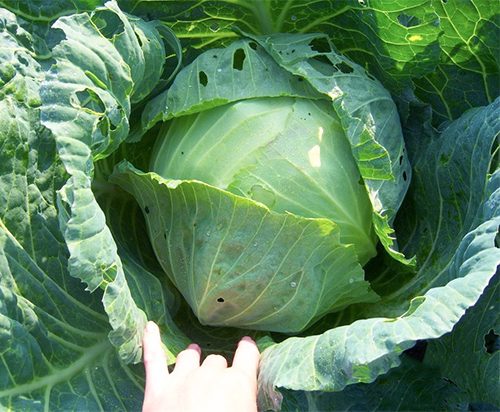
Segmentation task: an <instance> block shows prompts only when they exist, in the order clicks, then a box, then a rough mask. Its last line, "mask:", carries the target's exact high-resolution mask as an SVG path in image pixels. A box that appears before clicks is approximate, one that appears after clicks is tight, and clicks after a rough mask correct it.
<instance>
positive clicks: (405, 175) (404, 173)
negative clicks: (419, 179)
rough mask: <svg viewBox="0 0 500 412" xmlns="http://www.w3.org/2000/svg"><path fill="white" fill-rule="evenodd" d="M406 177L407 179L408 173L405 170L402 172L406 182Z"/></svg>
mask: <svg viewBox="0 0 500 412" xmlns="http://www.w3.org/2000/svg"><path fill="white" fill-rule="evenodd" d="M407 179H408V175H407V174H406V172H403V180H404V181H405V182H406V180H407Z"/></svg>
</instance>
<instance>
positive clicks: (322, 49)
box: [309, 37, 332, 53]
mask: <svg viewBox="0 0 500 412" xmlns="http://www.w3.org/2000/svg"><path fill="white" fill-rule="evenodd" d="M309 46H310V47H311V50H312V51H315V52H318V53H331V52H332V48H331V47H330V44H329V43H328V41H327V40H326V38H325V37H320V38H316V39H313V40H311V41H310V42H309Z"/></svg>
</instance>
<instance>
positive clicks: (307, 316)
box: [113, 35, 410, 333]
mask: <svg viewBox="0 0 500 412" xmlns="http://www.w3.org/2000/svg"><path fill="white" fill-rule="evenodd" d="M273 40H274V41H277V40H279V37H278V38H276V39H273V38H272V37H266V38H260V37H255V38H246V39H242V40H240V41H237V42H235V43H233V44H232V45H231V46H229V47H227V48H226V49H215V50H210V51H208V52H205V53H203V54H201V55H200V56H199V57H198V58H197V59H196V60H194V62H193V63H191V64H190V65H189V66H186V67H185V68H184V69H183V70H182V71H181V72H180V73H179V74H178V75H177V77H176V79H175V81H174V83H173V85H172V87H171V88H170V89H169V90H168V91H167V92H166V93H164V94H162V95H160V96H158V97H157V98H156V99H155V100H153V101H152V102H150V103H149V106H148V107H149V108H151V107H155V108H156V111H157V114H156V115H154V113H155V110H151V113H152V114H151V116H150V118H149V119H148V116H147V115H146V116H145V118H144V119H145V122H146V125H145V127H148V128H149V127H151V125H152V124H154V123H156V122H157V121H158V120H162V121H163V123H162V125H161V127H158V128H157V129H156V130H158V135H157V138H156V141H155V143H154V147H153V149H152V156H151V161H150V170H149V171H148V172H141V171H139V170H138V169H136V168H134V167H133V166H132V165H131V164H129V163H127V162H124V163H122V164H121V165H120V166H119V168H118V172H117V173H115V175H114V177H113V179H114V181H115V182H117V183H119V184H120V185H121V186H122V187H123V188H124V189H126V190H128V191H130V192H131V193H132V194H133V195H134V196H135V197H136V199H137V201H138V202H139V204H140V205H141V207H142V209H143V211H144V215H145V217H146V221H147V225H148V233H149V236H150V239H151V243H152V245H153V248H154V250H155V253H156V256H157V258H158V260H159V262H160V263H161V265H162V267H163V269H164V270H165V272H166V273H167V275H168V276H169V278H170V280H171V281H172V282H173V283H174V284H175V286H176V287H177V288H178V290H179V291H180V292H181V293H182V295H183V296H184V298H185V299H186V301H187V302H188V303H189V305H190V306H191V308H192V309H193V311H194V313H195V315H196V316H197V317H198V319H199V320H200V322H201V323H202V324H205V325H212V326H234V327H238V328H248V329H257V330H267V331H278V332H284V333H298V332H300V331H302V330H303V329H305V328H306V327H308V326H309V325H310V324H311V323H313V322H315V321H316V320H318V319H319V318H320V317H322V316H324V315H325V314H327V313H330V312H334V311H338V310H341V309H343V308H345V307H347V306H349V305H352V304H359V303H364V302H374V301H377V300H378V299H379V298H378V295H377V294H376V293H375V292H374V291H373V290H372V288H371V286H370V283H369V282H368V281H367V280H366V279H365V273H364V271H363V266H364V265H365V264H366V263H367V262H368V261H369V260H370V259H371V258H372V257H374V256H375V255H376V254H377V245H378V243H379V242H380V245H381V246H380V249H381V250H384V252H383V253H386V254H388V255H389V256H391V257H392V258H394V259H396V260H398V261H400V262H403V263H408V261H406V260H405V258H404V257H403V256H402V255H401V254H400V253H399V252H398V251H397V245H396V243H395V237H394V233H393V232H394V231H393V229H392V228H391V224H392V221H393V219H394V216H395V214H396V212H397V210H398V208H399V206H400V204H401V201H402V199H403V197H404V194H405V192H406V189H407V187H408V183H409V180H410V166H409V164H408V161H407V159H406V156H405V148H404V142H403V136H402V132H401V129H400V122H399V117H398V115H397V112H396V107H395V104H394V103H393V101H392V100H391V97H390V95H389V93H388V92H387V91H386V90H385V89H384V88H383V87H382V86H381V85H380V83H378V81H376V80H375V79H373V78H371V77H369V76H368V75H367V74H366V73H365V71H364V70H363V69H362V68H361V67H359V66H357V65H355V64H354V63H352V62H351V61H349V60H347V59H346V58H345V57H343V56H341V55H339V54H338V53H336V52H335V50H333V47H332V46H331V44H330V43H329V42H328V40H327V39H326V38H324V37H323V36H318V35H307V36H298V35H297V37H296V42H294V43H293V45H291V46H290V50H289V52H288V53H282V52H281V53H275V52H274V49H273ZM317 41H320V43H319V44H322V47H321V50H323V51H318V46H317V45H318V43H317ZM280 50H282V47H280ZM158 108H161V110H158ZM147 110H148V108H146V113H147Z"/></svg>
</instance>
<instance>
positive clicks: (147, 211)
mask: <svg viewBox="0 0 500 412" xmlns="http://www.w3.org/2000/svg"><path fill="white" fill-rule="evenodd" d="M144 211H145V212H146V214H149V207H147V206H146V207H145V208H144Z"/></svg>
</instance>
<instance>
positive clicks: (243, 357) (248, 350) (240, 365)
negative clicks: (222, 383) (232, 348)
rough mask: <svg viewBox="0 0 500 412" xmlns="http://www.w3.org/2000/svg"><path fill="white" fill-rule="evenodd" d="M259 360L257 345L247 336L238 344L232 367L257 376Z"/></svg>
mask: <svg viewBox="0 0 500 412" xmlns="http://www.w3.org/2000/svg"><path fill="white" fill-rule="evenodd" d="M259 360H260V353H259V348H257V344H256V343H255V342H254V341H253V340H252V338H250V337H248V336H245V337H244V338H242V339H241V340H240V341H239V343H238V348H237V349H236V352H235V353H234V359H233V366H232V367H233V368H236V369H240V370H244V371H246V372H249V373H251V374H255V375H257V369H258V368H259Z"/></svg>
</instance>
